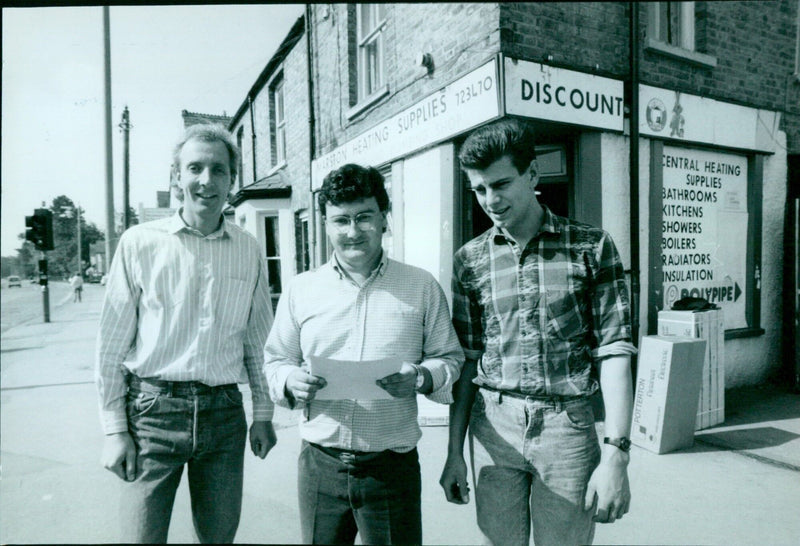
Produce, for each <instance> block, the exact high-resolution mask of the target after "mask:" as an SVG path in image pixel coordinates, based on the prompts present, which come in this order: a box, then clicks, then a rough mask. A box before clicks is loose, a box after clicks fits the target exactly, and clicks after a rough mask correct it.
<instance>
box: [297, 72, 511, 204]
mask: <svg viewBox="0 0 800 546" xmlns="http://www.w3.org/2000/svg"><path fill="white" fill-rule="evenodd" d="M499 115H500V104H499V91H498V85H497V62H496V61H495V60H494V59H493V60H491V61H490V62H488V63H487V64H485V65H483V66H481V67H480V68H477V69H476V70H473V71H472V72H470V73H469V74H467V75H466V76H463V77H461V78H459V79H458V80H456V81H454V82H453V83H451V84H450V85H447V86H445V87H443V88H442V89H440V90H439V91H438V92H436V93H433V94H432V95H429V96H428V97H426V98H424V99H423V100H421V101H419V102H417V103H416V104H414V105H413V106H411V107H409V108H406V109H405V110H403V111H402V112H400V113H399V114H397V115H395V116H393V117H391V118H389V119H387V120H386V121H383V122H382V123H379V124H378V125H376V126H375V127H373V128H372V129H369V130H368V131H366V132H364V133H362V134H361V135H359V136H358V137H356V138H354V139H352V140H350V141H349V142H347V143H345V144H343V145H342V146H339V147H338V148H336V149H335V150H333V151H331V152H329V153H327V154H325V155H323V156H321V157H319V158H317V159H315V160H314V161H312V162H311V189H312V191H314V190H317V189H319V188H320V187H321V186H322V180H323V179H324V178H325V176H326V175H327V174H328V173H329V172H330V171H332V170H333V169H337V168H339V167H341V166H342V165H344V164H346V163H358V164H360V165H371V166H377V165H381V164H383V163H386V162H387V161H390V160H392V159H395V158H397V157H401V156H404V155H408V154H409V153H410V152H413V151H415V150H419V149H421V148H424V147H425V146H429V145H431V144H434V143H436V142H439V141H442V140H446V139H448V138H450V137H452V136H453V135H457V134H458V133H461V132H463V131H466V130H468V129H471V128H472V127H475V126H476V125H479V124H481V123H483V122H485V121H487V120H490V119H494V118H496V117H498V116H499Z"/></svg>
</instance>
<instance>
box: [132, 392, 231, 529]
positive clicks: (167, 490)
mask: <svg viewBox="0 0 800 546" xmlns="http://www.w3.org/2000/svg"><path fill="white" fill-rule="evenodd" d="M131 379H132V381H131V384H130V386H129V388H128V398H127V413H128V430H129V432H130V434H131V437H132V438H133V441H134V444H135V445H136V455H137V459H136V479H135V480H134V481H133V482H126V483H125V484H124V486H123V492H122V499H121V501H122V502H121V506H120V515H121V522H122V534H123V542H137V543H165V542H166V541H167V531H168V530H169V521H170V517H171V515H172V506H173V502H174V500H175V492H176V490H177V489H178V485H179V484H180V480H181V474H182V472H183V467H184V465H188V477H189V490H190V495H191V499H192V516H193V521H194V529H195V532H196V534H197V538H198V539H199V540H200V541H201V542H203V543H220V542H223V543H230V542H233V537H234V535H235V534H236V529H237V528H238V526H239V516H240V513H241V507H242V471H243V468H244V450H245V442H246V439H247V422H246V420H245V416H244V408H243V406H242V394H241V393H240V392H239V389H238V388H237V387H236V385H225V386H222V387H215V388H211V387H208V386H206V385H202V384H200V383H196V382H180V383H179V382H167V381H151V380H138V378H136V377H132V378H131Z"/></svg>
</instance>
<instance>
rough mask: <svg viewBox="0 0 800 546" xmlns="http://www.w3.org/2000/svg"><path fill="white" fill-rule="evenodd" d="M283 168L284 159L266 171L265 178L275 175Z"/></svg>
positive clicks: (284, 164)
mask: <svg viewBox="0 0 800 546" xmlns="http://www.w3.org/2000/svg"><path fill="white" fill-rule="evenodd" d="M285 166H286V160H285V159H284V160H283V161H281V162H280V163H278V164H276V165H274V166H273V167H271V168H270V170H269V171H267V176H272V175H273V174H275V173H276V172H278V171H279V170H281V169H282V168H284V167H285Z"/></svg>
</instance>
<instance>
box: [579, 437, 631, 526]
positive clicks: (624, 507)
mask: <svg viewBox="0 0 800 546" xmlns="http://www.w3.org/2000/svg"><path fill="white" fill-rule="evenodd" d="M614 449H616V448H614ZM627 457H628V454H627V453H622V452H619V456H616V457H610V458H607V459H605V458H604V459H603V460H601V461H600V464H599V465H598V467H597V468H596V469H595V470H594V472H593V473H592V477H591V478H589V487H588V489H587V491H586V498H585V499H584V509H585V510H592V509H593V508H594V509H595V514H594V517H593V518H592V519H593V520H594V521H596V522H598V523H614V521H616V520H618V519H622V516H623V515H625V514H627V513H628V509H629V508H630V503H631V487H630V484H629V483H628V459H627Z"/></svg>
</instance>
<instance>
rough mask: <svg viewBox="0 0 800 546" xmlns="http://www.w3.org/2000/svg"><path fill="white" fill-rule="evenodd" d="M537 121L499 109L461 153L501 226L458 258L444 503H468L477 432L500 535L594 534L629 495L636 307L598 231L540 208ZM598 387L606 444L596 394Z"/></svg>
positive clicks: (489, 534) (484, 515)
mask: <svg viewBox="0 0 800 546" xmlns="http://www.w3.org/2000/svg"><path fill="white" fill-rule="evenodd" d="M533 137H534V135H533V131H532V129H531V128H530V127H529V126H528V125H526V124H525V123H524V122H521V121H518V120H515V119H504V120H500V121H498V122H494V123H492V124H489V125H487V126H485V127H483V128H480V129H478V130H477V131H475V132H474V133H473V134H472V135H470V137H469V138H468V139H467V140H466V142H465V143H464V146H463V147H462V149H461V152H460V154H459V159H460V161H461V165H462V167H463V168H464V170H465V171H466V173H467V176H468V178H469V182H470V186H471V189H472V190H473V191H474V192H475V196H476V197H477V200H478V203H479V204H480V205H481V207H482V208H483V209H484V211H485V212H486V214H487V215H488V216H489V218H490V219H491V220H492V222H493V224H494V225H493V226H492V227H491V228H490V229H489V230H488V231H486V232H485V233H483V234H482V235H479V236H478V237H476V238H475V239H473V240H472V241H470V242H468V243H467V244H466V245H464V246H463V247H462V248H461V249H460V250H459V251H458V252H457V253H456V255H455V257H454V264H453V270H454V274H453V322H454V324H455V328H456V331H457V332H458V336H459V339H460V341H461V345H462V347H463V348H464V352H465V355H466V358H467V360H466V363H465V365H464V370H463V373H462V375H461V378H460V380H459V381H458V383H457V384H456V386H455V387H454V397H455V402H454V404H453V405H452V406H451V413H450V416H451V419H450V443H449V446H448V457H447V462H446V464H445V468H444V471H443V473H442V477H441V480H440V483H441V485H442V487H443V488H444V490H445V495H446V496H447V500H448V501H450V502H454V503H457V504H465V503H466V502H468V496H467V494H466V492H467V490H468V489H467V483H466V479H467V469H466V464H465V462H464V455H463V450H464V437H465V433H466V429H467V426H469V431H470V438H471V442H470V447H471V456H472V465H473V476H474V479H475V481H476V484H475V503H476V510H477V515H478V526H479V527H480V529H481V531H482V532H483V534H484V535H485V537H486V539H487V540H488V541H489V542H490V543H492V544H528V541H529V536H530V531H531V527H532V528H533V539H534V543H535V544H537V545H542V544H545V545H551V544H552V545H559V546H561V545H569V544H586V543H591V541H592V539H593V536H594V522H595V521H597V522H613V521H614V520H615V519H619V518H621V517H622V516H623V515H624V514H625V513H626V512H627V511H628V505H629V502H630V488H629V485H628V476H627V465H628V459H629V455H628V449H629V447H630V442H629V440H628V438H627V437H628V433H629V429H630V421H631V402H632V400H631V399H632V387H631V374H630V355H631V354H633V353H635V351H636V349H635V347H634V346H633V345H632V344H631V327H630V312H629V306H628V299H627V291H626V286H625V277H624V274H623V268H622V264H621V262H620V258H619V255H618V253H617V250H616V248H615V247H614V243H613V241H612V240H611V238H610V237H609V235H608V234H607V233H606V232H604V231H603V230H601V229H597V228H594V227H591V226H588V225H586V224H582V223H579V222H575V221H572V220H569V219H567V218H562V217H559V216H556V215H554V214H552V213H551V212H550V210H549V209H548V208H547V207H544V206H542V205H540V204H539V202H538V201H537V198H536V193H535V187H536V184H537V182H538V173H537V165H536V160H535V152H534V138H533ZM598 371H599V386H600V387H601V388H602V394H603V401H604V407H605V434H606V436H607V437H606V438H605V440H604V445H603V446H602V453H601V449H600V446H599V445H598V441H597V436H596V432H595V427H594V415H593V411H592V406H591V404H590V401H589V396H590V395H592V394H593V393H594V392H596V391H597V389H598V379H597V377H598Z"/></svg>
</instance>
